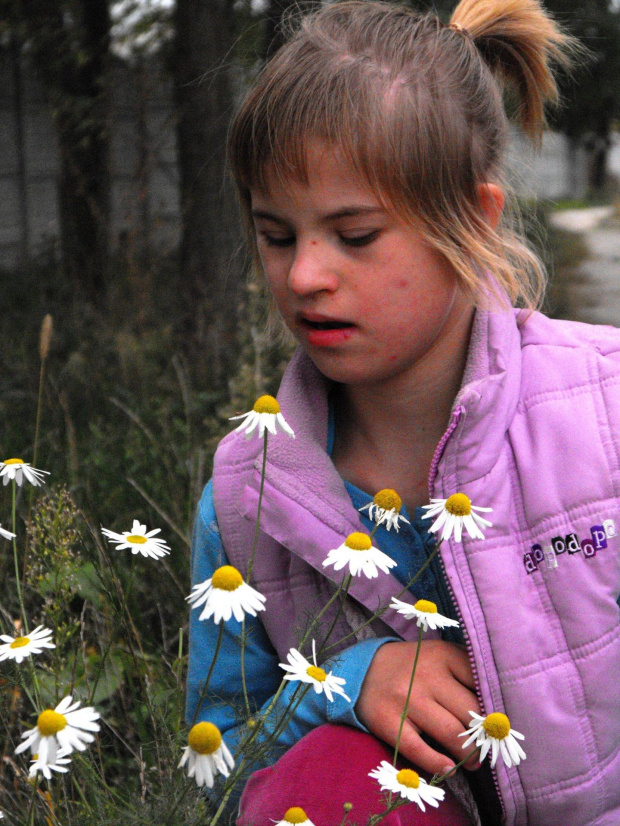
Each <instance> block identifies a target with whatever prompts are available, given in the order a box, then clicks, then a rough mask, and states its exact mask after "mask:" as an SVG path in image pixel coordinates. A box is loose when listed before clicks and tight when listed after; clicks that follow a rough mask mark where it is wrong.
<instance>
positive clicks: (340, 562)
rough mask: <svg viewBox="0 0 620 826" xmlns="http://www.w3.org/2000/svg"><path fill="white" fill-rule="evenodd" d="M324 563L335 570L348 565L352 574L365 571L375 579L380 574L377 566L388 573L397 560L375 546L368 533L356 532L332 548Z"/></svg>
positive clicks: (369, 576) (370, 577)
mask: <svg viewBox="0 0 620 826" xmlns="http://www.w3.org/2000/svg"><path fill="white" fill-rule="evenodd" d="M323 565H324V566H325V565H333V566H334V570H335V571H339V570H340V569H341V568H344V566H345V565H348V566H349V573H350V574H352V576H357V575H358V574H359V573H363V574H365V575H366V576H367V577H368V579H373V578H374V577H376V576H378V575H379V572H378V570H377V568H381V570H382V571H383V572H384V573H386V574H387V573H388V571H389V569H390V568H393V567H394V566H395V565H396V562H394V560H393V559H390V557H389V556H387V554H384V553H383V551H380V550H379V548H373V546H372V540H371V539H370V537H369V536H368V534H365V533H358V532H356V533H350V534H349V535H348V536H347V538H346V539H345V541H344V542H343V543H342V545H340V547H338V548H334V549H333V550H331V551H330V552H329V553H328V554H327V559H324V560H323Z"/></svg>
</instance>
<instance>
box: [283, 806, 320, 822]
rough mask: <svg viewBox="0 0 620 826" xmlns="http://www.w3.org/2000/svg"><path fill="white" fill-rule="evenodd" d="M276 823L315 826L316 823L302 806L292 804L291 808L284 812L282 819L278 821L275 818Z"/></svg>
mask: <svg viewBox="0 0 620 826" xmlns="http://www.w3.org/2000/svg"><path fill="white" fill-rule="evenodd" d="M274 823H275V824H276V826H293V824H295V826H314V823H313V822H312V821H311V820H310V818H309V817H308V815H307V814H306V813H305V812H304V810H303V809H302V808H301V806H291V808H290V809H287V810H286V812H285V813H284V817H283V818H282V820H278V822H277V823H276V821H275V820H274Z"/></svg>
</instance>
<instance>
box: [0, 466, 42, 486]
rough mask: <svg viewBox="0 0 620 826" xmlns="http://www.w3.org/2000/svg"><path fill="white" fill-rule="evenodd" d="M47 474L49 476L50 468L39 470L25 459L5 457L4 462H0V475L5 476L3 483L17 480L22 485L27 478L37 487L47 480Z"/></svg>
mask: <svg viewBox="0 0 620 826" xmlns="http://www.w3.org/2000/svg"><path fill="white" fill-rule="evenodd" d="M45 475H48V476H49V470H37V468H35V467H30V465H29V464H28V462H24V460H23V459H5V460H4V462H0V476H3V477H4V479H3V484H5V485H8V484H9V482H10V481H11V480H15V482H16V483H17V484H18V485H20V487H21V485H22V484H23V481H24V479H25V480H26V481H27V482H30V484H31V485H34V486H35V488H36V487H37V486H38V485H42V484H43V482H45V478H44V477H45Z"/></svg>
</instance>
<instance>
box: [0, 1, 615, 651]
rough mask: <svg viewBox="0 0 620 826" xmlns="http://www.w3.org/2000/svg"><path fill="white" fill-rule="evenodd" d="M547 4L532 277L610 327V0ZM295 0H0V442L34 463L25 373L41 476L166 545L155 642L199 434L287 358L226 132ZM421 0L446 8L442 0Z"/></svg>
mask: <svg viewBox="0 0 620 826" xmlns="http://www.w3.org/2000/svg"><path fill="white" fill-rule="evenodd" d="M414 5H416V7H418V8H428V7H430V4H428V3H424V2H421V0H420V2H417V3H415V4H414ZM547 6H548V8H549V9H550V10H551V12H553V13H554V14H555V16H556V17H557V19H558V20H560V21H561V22H562V23H563V24H564V25H565V26H566V27H567V28H568V29H570V30H571V31H572V32H573V33H574V34H576V35H577V36H578V37H579V38H580V39H581V40H582V41H583V42H584V43H585V44H586V46H587V47H588V48H589V49H590V52H591V59H590V61H589V62H588V63H587V65H585V66H584V67H583V68H581V69H580V70H579V71H578V72H576V73H575V74H574V76H573V77H572V79H569V78H566V77H563V78H562V89H563V93H564V99H565V103H564V106H563V107H562V108H561V109H560V110H558V111H557V112H555V113H553V114H552V115H551V116H550V120H549V124H550V128H549V131H548V132H547V133H546V134H545V137H544V141H543V146H542V151H541V153H540V154H539V155H537V156H535V155H534V154H533V153H532V152H531V150H530V149H529V148H528V145H527V144H526V142H525V141H524V140H523V139H522V137H521V136H520V135H519V133H518V132H517V131H515V132H514V133H513V136H512V140H511V147H510V164H511V180H512V182H513V185H514V187H515V189H516V191H517V193H518V196H519V199H520V200H521V203H522V206H523V209H524V212H525V215H526V224H527V229H528V233H529V234H530V237H531V241H532V243H533V244H535V245H536V246H537V247H538V249H539V250H540V251H541V254H542V255H543V257H544V259H545V261H546V262H547V265H548V267H549V271H550V274H551V285H550V289H549V295H548V299H547V305H546V309H547V311H548V312H550V313H551V314H552V315H556V316H560V317H566V318H577V319H581V320H586V321H596V322H600V323H614V324H620V244H619V243H618V241H619V239H620V210H619V208H618V205H619V204H620V200H619V192H620V189H619V181H620V136H619V134H618V129H617V127H618V122H617V120H616V117H617V113H618V100H619V98H620V12H619V11H618V9H617V7H616V6H614V5H611V6H610V5H609V3H608V2H607V0H549V2H548V3H547ZM312 7H313V2H309V1H308V0H296V2H291V0H176V2H175V1H174V0H119V2H114V1H113V0H0V273H1V278H2V283H1V289H0V305H1V313H0V318H1V319H2V323H1V324H0V422H1V424H0V456H1V457H2V458H7V457H9V456H10V457H13V456H19V457H21V458H22V459H24V460H25V461H32V460H33V458H34V457H33V445H34V430H35V421H36V417H37V409H38V399H39V380H40V378H41V377H42V378H43V381H42V385H41V387H42V392H41V397H40V401H41V406H40V414H41V415H40V418H41V425H40V435H39V446H38V455H37V457H36V459H37V465H38V467H41V468H44V469H46V470H49V471H51V474H52V475H51V477H50V485H65V486H66V488H67V490H68V491H69V492H70V495H71V497H72V499H73V501H74V502H75V503H76V504H77V506H78V507H79V508H80V509H81V510H82V512H83V513H85V514H87V515H88V518H89V519H90V520H91V522H92V524H94V525H95V526H98V525H99V524H104V525H106V526H107V527H109V528H112V529H115V530H126V529H128V528H129V527H130V525H131V520H132V519H133V518H134V517H135V518H139V519H141V520H142V521H144V522H146V523H147V524H148V526H149V527H152V526H154V525H156V526H161V527H162V528H163V533H164V534H165V535H166V538H167V539H168V541H169V542H170V543H171V545H172V546H173V554H172V556H171V558H170V566H171V571H172V574H173V575H174V578H175V582H172V580H170V585H169V586H168V585H166V584H164V583H161V584H160V585H159V586H158V587H160V593H159V596H158V600H156V604H153V602H150V603H149V607H145V608H144V611H143V612H142V613H141V615H140V622H141V623H142V624H143V626H144V627H145V628H148V629H149V631H150V633H151V637H152V638H153V639H156V640H157V642H158V644H159V645H161V646H162V647H163V649H164V650H171V647H172V648H174V646H175V645H176V644H177V641H178V634H176V630H177V629H178V627H179V625H180V624H184V623H185V614H186V607H185V604H184V602H183V594H184V593H186V592H187V590H186V589H187V588H188V582H189V575H188V568H189V552H188V547H189V535H190V532H191V524H192V520H193V514H194V511H195V507H196V503H197V500H198V498H199V496H200V492H201V490H202V487H203V485H204V483H205V482H206V480H207V479H208V477H209V473H210V462H211V455H212V452H213V449H214V446H215V444H216V443H217V441H218V439H219V438H221V436H222V435H223V434H224V433H225V432H227V431H228V430H229V429H230V425H229V423H228V421H227V417H228V416H230V415H232V414H233V413H234V412H237V411H243V410H247V409H249V406H250V405H251V404H252V403H253V401H254V399H255V398H256V396H257V395H258V394H259V393H261V392H264V391H267V392H274V391H275V390H276V388H277V384H278V380H279V377H280V374H281V370H282V365H283V364H284V362H285V360H286V357H287V355H288V354H287V353H286V351H285V349H284V348H283V346H282V345H280V344H278V343H277V342H273V341H272V340H271V339H270V338H269V337H268V335H267V333H266V328H265V315H264V311H263V303H264V302H263V296H262V295H261V294H260V293H261V287H259V286H256V285H251V284H249V282H248V279H247V277H246V274H245V271H246V257H245V253H244V250H243V245H242V242H241V234H240V228H239V223H238V218H237V213H236V209H235V205H234V199H233V197H232V192H231V188H230V186H229V183H228V181H227V178H226V174H225V164H224V144H225V136H226V131H227V128H228V124H229V120H230V117H231V113H232V112H233V110H234V106H235V102H236V100H237V99H238V98H239V96H240V95H241V94H242V93H243V91H244V89H245V88H246V86H247V84H248V83H249V82H250V80H251V78H252V77H253V76H254V75H255V73H256V72H257V71H258V70H259V69H260V67H261V65H262V64H263V63H264V61H265V59H266V58H267V57H268V56H269V55H270V54H271V53H272V52H273V50H274V49H275V48H277V46H278V45H279V42H280V28H279V27H280V22H281V20H282V17H283V16H285V15H288V14H290V13H291V12H292V11H294V10H295V9H301V10H302V11H303V10H308V9H311V8H312ZM432 7H433V8H435V9H436V10H437V12H438V13H439V14H440V16H441V17H442V18H443V19H444V20H447V19H448V17H449V13H450V11H451V9H452V7H453V4H448V3H444V2H443V0H442V2H437V3H435V4H433V6H432ZM48 313H49V314H51V315H52V317H53V324H54V334H53V338H52V341H51V348H50V349H49V351H45V352H44V353H43V356H44V357H43V360H42V359H41V352H40V349H39V330H40V327H41V323H42V320H43V318H44V316H45V315H46V314H48ZM7 495H8V494H7ZM7 502H8V500H7ZM5 504H6V503H5ZM18 504H19V503H18ZM175 583H176V584H175ZM140 587H142V588H148V587H150V584H149V583H148V582H143V583H142V584H141V585H137V586H136V588H137V589H138V590H137V591H136V599H139V596H140Z"/></svg>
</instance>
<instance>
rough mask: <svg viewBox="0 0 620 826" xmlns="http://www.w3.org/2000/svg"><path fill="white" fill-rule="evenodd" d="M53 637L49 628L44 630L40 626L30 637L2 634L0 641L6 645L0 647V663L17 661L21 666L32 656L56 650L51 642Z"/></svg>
mask: <svg viewBox="0 0 620 826" xmlns="http://www.w3.org/2000/svg"><path fill="white" fill-rule="evenodd" d="M51 636H52V632H51V631H50V630H49V628H43V626H42V625H38V626H37V627H36V628H35V629H34V631H31V632H30V634H28V636H21V637H8V636H7V635H6V634H0V640H2V641H3V643H4V644H3V645H0V662H2V660H15V662H16V663H17V664H18V665H19V664H20V663H21V661H22V660H25V659H26V657H29V656H30V655H31V654H40V653H41V651H43V649H44V648H56V646H55V645H54V643H53V642H51Z"/></svg>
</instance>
